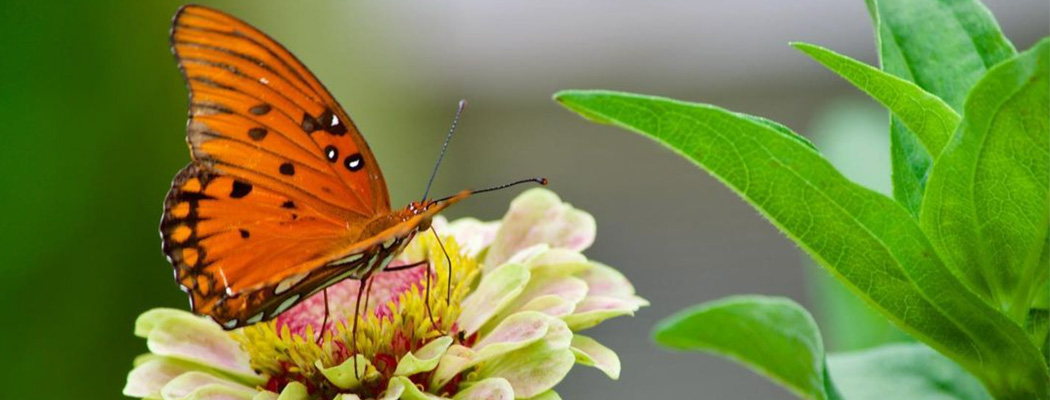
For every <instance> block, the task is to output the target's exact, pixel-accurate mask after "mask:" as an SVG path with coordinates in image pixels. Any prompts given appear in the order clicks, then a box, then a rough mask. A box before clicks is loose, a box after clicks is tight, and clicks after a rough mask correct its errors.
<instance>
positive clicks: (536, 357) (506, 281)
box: [124, 189, 647, 400]
mask: <svg viewBox="0 0 1050 400" xmlns="http://www.w3.org/2000/svg"><path fill="white" fill-rule="evenodd" d="M434 226H435V229H436V231H437V232H438V233H440V234H441V235H442V237H441V238H440V239H439V238H437V237H435V236H434V235H432V234H421V235H418V236H417V238H416V239H415V240H414V241H413V242H412V243H411V244H410V246H409V248H408V249H406V250H405V252H404V253H403V254H402V255H401V256H399V258H398V260H396V261H395V262H394V263H393V264H392V265H393V266H397V265H406V264H409V263H412V262H415V261H418V260H424V259H425V260H429V261H430V263H429V265H427V266H423V267H419V268H412V269H405V270H400V271H394V272H383V273H380V274H377V275H376V276H375V277H374V278H373V281H372V282H371V290H368V291H367V292H366V293H367V295H366V297H365V299H367V300H368V301H367V304H365V305H363V306H362V309H363V310H365V311H363V312H362V313H361V315H359V316H358V317H357V318H358V319H357V321H356V322H357V325H358V328H357V332H356V334H355V333H354V331H353V322H354V307H355V304H357V302H358V296H359V295H360V294H362V293H361V291H360V288H361V283H360V282H358V281H352V280H348V281H344V282H341V283H339V284H337V285H334V286H332V287H330V288H329V289H328V293H327V296H328V305H329V310H328V314H329V321H330V322H329V323H328V324H327V325H326V326H325V327H324V328H322V327H321V324H322V321H323V320H324V316H325V311H324V310H325V303H324V298H323V296H313V297H312V298H310V299H308V300H306V301H304V302H303V303H301V304H299V305H297V306H296V307H294V308H292V309H290V310H288V311H286V312H285V313H284V314H282V315H281V316H280V317H278V318H277V319H275V320H273V321H270V322H266V323H261V324H256V325H253V326H249V327H246V328H242V329H238V330H236V331H233V332H225V331H223V330H222V329H221V328H220V327H219V326H218V325H217V324H215V323H214V322H211V321H210V320H207V319H204V318H200V317H196V316H194V315H192V314H189V313H187V312H183V311H177V310H170V309H155V310H151V311H147V312H146V313H144V314H142V315H141V316H140V317H139V319H138V321H137V322H136V327H135V334H136V335H138V336H140V337H143V338H145V339H146V340H147V345H148V347H149V350H150V353H149V354H146V355H143V356H140V357H139V358H138V359H136V360H135V368H134V369H133V370H132V371H131V373H130V374H129V375H128V381H127V385H126V386H125V388H124V394H125V395H128V396H132V397H142V398H164V399H206V398H207V399H210V398H223V399H227V398H228V399H278V398H280V399H281V400H285V399H336V398H337V399H344V400H348V399H359V398H361V399H366V398H375V399H396V398H406V399H435V398H455V399H472V398H486V399H488V398H500V399H512V398H531V397H535V396H549V397H550V398H557V394H555V393H554V392H553V391H552V388H553V387H554V385H555V384H557V383H558V382H559V381H561V379H563V378H564V377H565V375H566V374H567V373H568V371H569V369H571V368H572V366H573V365H574V364H576V363H580V364H585V365H591V366H595V367H597V368H599V369H601V370H602V371H603V372H605V373H606V374H607V375H609V376H610V377H611V378H613V379H616V378H618V377H619V371H620V361H619V359H618V358H617V356H616V354H615V353H614V352H613V351H612V350H610V349H608V348H606V347H604V346H602V345H601V344H600V343H598V342H597V341H595V340H594V339H591V338H589V337H586V336H582V335H579V334H577V333H576V332H578V331H581V330H584V329H587V328H590V327H592V326H594V325H597V324H598V323H600V322H602V321H603V320H605V319H608V318H612V317H616V316H621V315H632V314H633V313H634V312H635V311H637V310H638V308H640V307H642V306H644V305H647V302H646V301H645V300H644V299H642V298H640V297H638V296H636V295H635V294H634V288H633V287H632V286H631V284H630V283H629V282H628V281H627V279H626V278H624V276H623V275H621V274H620V273H619V272H617V271H616V270H614V269H613V268H611V267H608V266H605V265H602V264H600V263H596V262H593V261H590V260H588V259H587V258H586V257H584V256H583V255H582V253H581V252H582V251H583V250H585V249H586V248H587V247H589V246H590V244H591V243H592V242H593V241H594V234H595V223H594V219H593V218H592V217H591V216H590V215H589V214H587V213H586V212H583V211H580V210H577V209H574V208H572V207H571V206H570V205H568V204H566V203H563V202H561V200H560V199H559V198H558V197H557V196H556V195H554V194H553V193H552V192H550V191H547V190H544V189H533V190H529V191H527V192H525V193H523V194H522V195H520V196H519V197H518V198H517V199H515V200H514V202H513V203H512V204H511V207H510V210H509V211H508V212H507V215H506V216H505V217H504V218H503V220H502V221H496V222H481V221H478V220H474V219H461V220H457V221H453V222H447V221H445V220H443V219H441V218H438V219H437V220H435V221H434ZM446 255H447V258H446ZM449 262H451V264H449ZM426 268H430V270H429V272H431V273H430V274H428V273H427V272H428V270H427V269H426ZM428 277H430V279H431V280H430V281H429V285H428ZM319 331H321V335H322V339H321V340H320V343H318V341H317V340H315V338H316V337H317V335H318V332H319ZM355 351H356V352H355ZM355 369H356V370H355Z"/></svg>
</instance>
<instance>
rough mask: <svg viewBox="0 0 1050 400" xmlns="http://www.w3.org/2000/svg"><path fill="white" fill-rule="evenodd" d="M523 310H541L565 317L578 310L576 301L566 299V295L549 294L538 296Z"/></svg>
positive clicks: (553, 315)
mask: <svg viewBox="0 0 1050 400" xmlns="http://www.w3.org/2000/svg"><path fill="white" fill-rule="evenodd" d="M520 310H521V311H539V312H541V313H544V314H547V315H550V316H552V317H564V316H566V315H569V314H572V312H573V311H574V310H576V303H573V302H571V301H568V300H565V298H564V297H561V296H557V295H553V294H548V295H543V296H539V297H536V298H534V299H532V300H530V301H529V302H528V303H525V305H523V306H521V308H520Z"/></svg>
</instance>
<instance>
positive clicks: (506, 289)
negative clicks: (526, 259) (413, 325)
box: [456, 264, 529, 335]
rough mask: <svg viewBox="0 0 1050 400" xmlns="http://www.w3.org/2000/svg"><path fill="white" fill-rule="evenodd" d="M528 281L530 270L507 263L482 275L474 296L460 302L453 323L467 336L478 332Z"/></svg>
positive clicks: (471, 295) (472, 294)
mask: <svg viewBox="0 0 1050 400" xmlns="http://www.w3.org/2000/svg"><path fill="white" fill-rule="evenodd" d="M528 281H529V270H528V268H526V267H525V266H524V265H520V264H508V265H505V266H504V267H503V268H500V269H498V270H495V271H492V272H491V273H488V274H485V275H484V276H482V278H481V282H480V283H479V284H478V288H477V289H475V290H474V293H471V294H470V297H467V298H466V299H464V300H463V303H462V305H461V309H462V310H463V311H462V313H461V314H460V315H459V319H458V320H457V321H456V323H457V324H458V325H459V327H460V329H462V330H463V331H464V332H465V333H466V334H467V335H471V334H473V333H474V332H477V330H478V329H479V328H481V327H482V326H483V325H484V324H485V322H487V321H488V320H489V318H491V317H492V316H493V315H495V314H496V313H498V312H499V311H500V310H502V309H503V307H505V306H506V305H507V304H508V303H510V302H511V301H512V300H514V298H515V297H516V296H517V295H518V294H519V293H521V291H522V290H524V289H525V284H526V283H528Z"/></svg>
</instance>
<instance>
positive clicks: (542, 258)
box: [528, 248, 589, 270]
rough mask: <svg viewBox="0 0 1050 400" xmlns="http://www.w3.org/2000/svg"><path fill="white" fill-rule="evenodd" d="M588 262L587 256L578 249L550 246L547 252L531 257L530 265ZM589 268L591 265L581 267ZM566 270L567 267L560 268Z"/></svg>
mask: <svg viewBox="0 0 1050 400" xmlns="http://www.w3.org/2000/svg"><path fill="white" fill-rule="evenodd" d="M586 262H587V257H585V256H584V255H583V254H581V253H580V252H579V251H576V250H569V249H563V248H548V249H547V251H546V252H543V253H541V254H536V255H533V256H532V257H530V258H529V262H528V264H529V266H540V265H560V264H583V263H586ZM584 268H589V266H582V267H581V268H580V269H584ZM559 269H561V270H565V268H559Z"/></svg>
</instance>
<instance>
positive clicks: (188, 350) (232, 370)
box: [135, 309, 264, 384]
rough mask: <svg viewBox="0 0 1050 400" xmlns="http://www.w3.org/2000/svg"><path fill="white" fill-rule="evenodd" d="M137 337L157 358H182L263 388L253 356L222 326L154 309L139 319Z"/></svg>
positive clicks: (190, 315) (183, 312)
mask: <svg viewBox="0 0 1050 400" xmlns="http://www.w3.org/2000/svg"><path fill="white" fill-rule="evenodd" d="M135 334H136V335H139V336H143V337H145V338H146V346H147V347H148V348H149V350H150V352H151V353H153V354H158V355H162V356H169V357H174V358H179V359H183V360H187V361H192V362H195V363H198V364H201V365H205V366H208V367H212V368H215V369H218V370H220V371H223V372H227V373H229V374H232V375H234V376H236V377H238V378H240V379H242V380H243V381H244V382H245V383H248V384H260V383H262V382H264V380H263V378H262V377H261V376H259V375H257V374H256V373H255V372H254V371H252V369H251V366H250V365H249V363H248V362H249V356H248V354H247V353H245V352H244V351H243V350H241V347H240V344H238V343H237V342H236V341H235V340H233V338H231V337H230V335H229V334H228V333H227V332H226V331H224V330H222V328H221V327H219V325H218V324H216V323H215V322H212V321H210V320H208V319H205V318H202V317H198V316H196V315H193V314H190V313H188V312H185V311H179V310H171V309H154V310H150V311H147V312H145V313H143V314H142V315H140V316H139V318H138V320H136V322H135Z"/></svg>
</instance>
